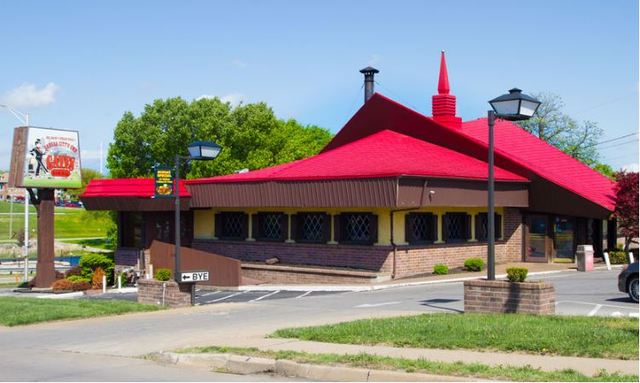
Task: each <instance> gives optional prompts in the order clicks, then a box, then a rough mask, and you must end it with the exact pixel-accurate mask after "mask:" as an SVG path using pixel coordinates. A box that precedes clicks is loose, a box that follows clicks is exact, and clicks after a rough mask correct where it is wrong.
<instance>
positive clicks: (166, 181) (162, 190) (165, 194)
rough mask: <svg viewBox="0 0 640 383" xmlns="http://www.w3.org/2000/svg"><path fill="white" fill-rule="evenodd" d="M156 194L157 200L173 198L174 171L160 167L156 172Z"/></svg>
mask: <svg viewBox="0 0 640 383" xmlns="http://www.w3.org/2000/svg"><path fill="white" fill-rule="evenodd" d="M154 179H155V185H154V190H155V192H154V194H155V196H156V198H171V197H173V170H172V169H171V168H169V167H166V166H158V167H156V169H155V172H154Z"/></svg>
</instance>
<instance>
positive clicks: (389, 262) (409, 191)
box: [82, 53, 615, 282]
mask: <svg viewBox="0 0 640 383" xmlns="http://www.w3.org/2000/svg"><path fill="white" fill-rule="evenodd" d="M362 72H363V73H364V74H365V81H366V83H365V103H364V105H363V106H362V107H361V108H360V109H359V110H358V111H357V112H356V113H355V114H354V115H353V117H351V119H350V120H349V121H348V122H347V123H346V124H345V125H344V127H343V128H342V129H341V130H340V131H339V132H338V133H337V134H336V136H335V137H334V138H333V140H332V141H331V142H330V143H329V144H328V145H327V146H326V147H325V148H324V149H323V150H322V152H321V153H319V154H317V155H315V156H312V157H309V158H306V159H302V160H298V161H294V162H290V163H286V164H282V165H278V166H273V167H269V168H265V169H259V170H254V171H249V172H246V173H238V174H230V175H225V176H218V177H211V178H200V179H193V180H188V181H185V182H184V184H183V185H181V188H182V189H181V190H183V191H182V192H181V195H182V196H183V197H184V199H183V200H182V209H183V213H182V214H183V219H182V222H183V223H184V225H183V228H182V244H183V246H189V247H192V248H195V249H200V250H204V251H207V252H211V253H215V254H218V255H223V256H226V257H231V258H235V259H238V260H241V261H242V262H243V266H242V268H243V274H245V275H247V276H248V277H251V278H255V279H258V280H268V281H286V282H328V281H333V279H340V278H339V277H337V275H341V276H342V279H341V280H347V281H362V280H363V279H364V280H370V281H373V280H384V279H389V278H402V277H407V276H412V275H420V274H427V273H431V272H432V271H433V266H434V265H436V264H446V265H448V266H449V267H459V266H461V265H462V264H463V262H464V260H465V259H466V258H470V257H481V258H485V259H486V254H487V246H486V239H487V213H486V212H487V207H486V205H487V174H488V166H487V162H486V161H487V150H488V149H487V148H488V146H487V141H488V133H487V129H488V127H487V120H486V118H480V119H476V120H471V121H462V120H461V118H459V117H458V116H457V114H456V97H455V96H454V95H452V94H451V92H450V87H449V81H448V74H447V68H446V62H445V57H444V53H443V54H442V58H441V67H440V75H439V82H438V93H437V94H436V95H434V96H433V97H432V111H433V116H431V117H429V116H425V115H423V114H421V113H418V112H416V111H414V110H412V109H410V108H408V107H406V106H404V105H401V104H399V103H397V102H396V101H393V100H391V99H389V98H387V97H385V96H383V95H381V94H379V93H374V92H373V84H374V82H373V76H374V74H375V73H377V70H375V69H373V68H365V69H363V71H362ZM495 148H496V149H495V164H496V168H495V180H496V182H495V190H496V192H495V203H496V220H495V222H496V262H497V263H506V262H520V261H525V262H554V261H562V260H568V261H570V260H573V259H574V256H575V251H576V247H577V245H581V244H591V245H593V246H594V248H595V251H596V254H601V253H602V251H603V248H604V247H606V246H607V241H608V242H609V243H610V244H611V246H613V243H614V241H615V226H614V225H612V224H609V225H607V220H608V218H609V217H610V214H611V213H612V211H613V209H614V186H615V184H614V183H613V182H612V181H610V180H609V179H608V178H606V177H604V176H602V175H601V174H599V173H597V172H596V171H594V170H593V169H591V168H589V167H588V166H586V165H584V164H582V163H581V162H579V161H577V160H575V159H573V158H571V157H570V156H568V155H566V154H564V153H563V152H561V151H560V150H558V149H556V148H555V147H553V146H551V145H549V144H547V143H546V142H544V141H542V140H540V139H538V138H536V137H535V136H533V135H531V134H529V133H528V132H526V131H525V130H523V129H522V128H520V127H519V126H517V125H515V124H513V123H511V122H508V121H503V120H498V121H496V126H495ZM153 194H154V191H153V180H151V179H111V180H94V181H92V182H91V184H89V186H88V187H87V190H86V192H85V193H84V194H83V195H82V201H83V202H84V204H85V207H86V208H87V209H90V210H116V211H118V212H119V217H120V221H119V239H118V246H119V247H121V248H123V249H138V250H142V249H145V248H148V247H149V245H150V243H151V241H152V240H153V239H159V240H162V241H165V242H172V241H173V238H172V237H173V233H174V231H173V216H172V214H173V200H171V199H162V200H161V199H154V198H153ZM607 234H610V235H607ZM274 257H275V258H277V259H278V264H277V265H274V266H269V265H265V261H266V260H268V259H273V258H274ZM296 268H298V270H306V271H305V272H303V273H295V272H293V274H295V276H292V272H291V270H296ZM285 269H286V270H285ZM319 270H325V271H326V270H330V272H325V273H324V274H323V273H322V272H321V271H319ZM285 271H286V272H285ZM328 275H331V276H328ZM359 278H360V279H359Z"/></svg>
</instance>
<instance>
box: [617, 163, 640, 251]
mask: <svg viewBox="0 0 640 383" xmlns="http://www.w3.org/2000/svg"><path fill="white" fill-rule="evenodd" d="M616 181H618V183H617V185H616V208H615V211H614V213H613V215H614V217H615V218H616V219H617V222H618V231H619V232H620V233H621V234H622V235H623V236H624V251H625V253H627V252H629V246H630V245H631V242H632V241H633V240H634V238H637V237H638V173H637V172H631V173H627V172H625V171H622V172H619V173H617V174H616Z"/></svg>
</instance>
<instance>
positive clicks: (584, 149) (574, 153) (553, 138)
mask: <svg viewBox="0 0 640 383" xmlns="http://www.w3.org/2000/svg"><path fill="white" fill-rule="evenodd" d="M534 97H536V98H537V99H538V100H540V101H541V102H542V104H541V105H540V107H539V108H538V110H537V111H536V113H535V114H534V115H533V117H532V118H531V119H529V120H526V121H521V122H518V125H520V126H521V127H522V128H524V129H525V130H526V131H528V132H529V133H531V134H533V135H535V136H536V137H538V138H540V139H542V140H545V141H547V142H548V143H550V144H551V145H553V146H555V147H557V148H558V149H560V150H562V151H563V152H565V153H567V154H568V155H570V156H571V157H573V158H576V159H578V160H580V161H582V162H584V163H585V164H587V165H589V166H594V165H596V164H597V163H598V158H599V155H598V150H597V147H596V145H597V143H598V140H599V139H600V137H601V136H602V129H601V128H599V127H598V125H597V124H596V123H595V122H592V121H584V122H582V123H579V122H578V121H576V120H574V119H573V118H571V117H569V116H568V115H566V114H564V112H563V111H562V110H563V108H564V102H563V101H562V99H561V98H560V96H558V95H555V94H552V93H538V94H535V95H534Z"/></svg>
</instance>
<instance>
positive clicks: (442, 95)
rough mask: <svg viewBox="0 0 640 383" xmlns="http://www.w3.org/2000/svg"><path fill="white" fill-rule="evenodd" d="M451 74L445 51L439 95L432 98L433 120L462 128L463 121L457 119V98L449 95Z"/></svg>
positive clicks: (441, 64) (442, 57) (441, 65)
mask: <svg viewBox="0 0 640 383" xmlns="http://www.w3.org/2000/svg"><path fill="white" fill-rule="evenodd" d="M449 92H450V89H449V74H448V73H447V61H446V60H445V58H444V50H443V51H442V54H441V56H440V78H439V79H438V94H437V95H435V96H433V97H432V98H431V102H432V104H431V106H432V107H431V110H432V112H433V119H434V120H436V121H437V122H439V123H441V124H443V125H447V126H449V127H452V128H460V127H461V126H462V119H461V118H460V117H456V96H454V95H452V94H449Z"/></svg>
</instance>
